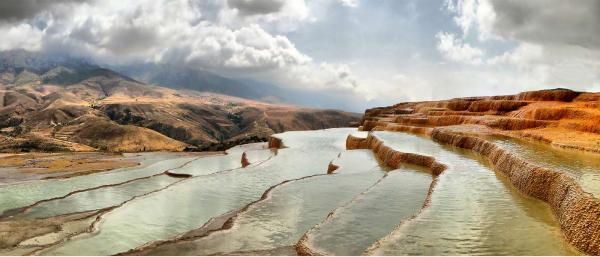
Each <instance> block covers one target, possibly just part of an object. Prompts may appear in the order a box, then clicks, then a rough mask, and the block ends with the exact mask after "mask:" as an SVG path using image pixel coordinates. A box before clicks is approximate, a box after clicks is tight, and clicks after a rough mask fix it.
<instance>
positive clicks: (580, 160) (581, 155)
mask: <svg viewBox="0 0 600 257" xmlns="http://www.w3.org/2000/svg"><path fill="white" fill-rule="evenodd" d="M490 140H491V141H493V142H494V143H496V144H498V145H500V146H501V147H503V148H505V149H507V150H509V151H510V152H511V153H513V154H516V155H517V156H520V157H521V158H523V159H525V160H527V161H528V162H530V163H533V164H537V165H539V166H542V167H547V168H550V169H553V170H556V171H562V172H564V173H566V174H568V175H570V176H572V177H574V178H575V179H576V180H577V181H578V182H579V184H580V185H581V187H582V189H583V190H584V191H586V192H588V193H591V194H593V195H594V196H596V197H600V154H597V153H585V152H581V151H574V150H568V149H559V148H555V147H552V146H548V145H546V144H542V143H537V142H531V141H527V140H520V139H512V138H507V137H493V138H490Z"/></svg>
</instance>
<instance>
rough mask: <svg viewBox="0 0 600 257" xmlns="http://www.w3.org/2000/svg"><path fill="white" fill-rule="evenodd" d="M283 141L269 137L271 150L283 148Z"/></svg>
mask: <svg viewBox="0 0 600 257" xmlns="http://www.w3.org/2000/svg"><path fill="white" fill-rule="evenodd" d="M283 147H284V146H283V141H282V140H281V138H278V137H274V136H270V137H269V148H271V149H279V148H283Z"/></svg>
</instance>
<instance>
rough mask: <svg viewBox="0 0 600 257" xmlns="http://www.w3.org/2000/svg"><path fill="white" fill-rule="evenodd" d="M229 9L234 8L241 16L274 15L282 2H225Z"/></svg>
mask: <svg viewBox="0 0 600 257" xmlns="http://www.w3.org/2000/svg"><path fill="white" fill-rule="evenodd" d="M227 5H228V6H229V7H230V8H235V9H237V10H238V11H239V12H240V15H243V16H252V15H259V14H269V13H275V12H278V11H280V10H281V7H283V1H282V0H227Z"/></svg>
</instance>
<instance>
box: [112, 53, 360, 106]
mask: <svg viewBox="0 0 600 257" xmlns="http://www.w3.org/2000/svg"><path fill="white" fill-rule="evenodd" d="M111 68H112V69H114V70H116V71H118V72H120V73H122V74H125V75H127V76H130V77H132V78H135V79H136V80H139V81H142V82H144V83H147V84H152V85H159V86H163V87H168V88H173V89H189V90H196V91H201V92H213V93H218V94H224V95H229V96H236V97H242V98H247V99H253V100H259V101H264V102H269V103H287V104H295V105H300V106H313V107H317V108H332V107H336V108H344V109H356V106H353V105H352V104H351V103H349V101H348V99H345V98H344V95H343V94H337V93H334V92H329V93H330V94H323V93H322V92H311V91H308V90H300V89H293V88H286V87H282V86H279V85H276V84H272V83H268V82H264V81H257V80H252V79H241V78H228V77H224V76H221V75H217V74H215V73H212V72H210V71H206V70H199V69H192V68H189V67H181V66H173V65H157V64H132V65H127V66H115V67H111Z"/></svg>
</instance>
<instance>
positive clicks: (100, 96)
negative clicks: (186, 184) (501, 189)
mask: <svg viewBox="0 0 600 257" xmlns="http://www.w3.org/2000/svg"><path fill="white" fill-rule="evenodd" d="M189 80H190V81H191V80H192V78H189ZM211 81H213V82H214V83H216V81H217V80H211ZM223 81H226V80H223ZM216 85H217V84H214V86H215V87H216ZM227 88H228V89H227V90H233V91H235V90H234V89H233V88H232V87H227ZM199 89H200V88H199ZM236 92H237V91H236ZM248 92H250V91H248ZM242 94H246V93H242ZM358 119H359V116H358V115H357V114H353V113H347V112H342V111H336V110H321V109H312V108H301V107H296V106H290V105H282V104H269V103H264V102H260V101H255V100H250V99H245V98H238V97H233V96H226V95H222V94H217V93H211V92H199V91H196V90H189V89H173V88H167V87H161V86H154V85H148V84H145V83H143V82H139V81H137V80H135V79H132V78H130V77H127V76H124V75H122V74H120V73H118V72H115V71H113V70H110V69H106V68H102V67H100V66H98V65H95V64H93V63H91V62H88V61H85V60H78V59H71V58H63V57H61V58H59V57H53V56H48V55H43V54H39V53H31V52H25V51H10V52H3V53H0V151H18V150H47V151H57V150H61V151H92V150H105V151H118V152H122V151H126V152H132V151H156V150H183V149H185V148H188V149H190V148H195V147H197V148H199V149H222V148H226V147H229V146H231V145H234V144H237V143H242V142H252V141H260V140H265V139H266V138H267V137H268V136H269V135H270V134H272V133H278V132H282V131H286V130H309V129H322V128H330V127H341V126H348V125H349V124H350V123H351V122H353V121H357V120H358Z"/></svg>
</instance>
